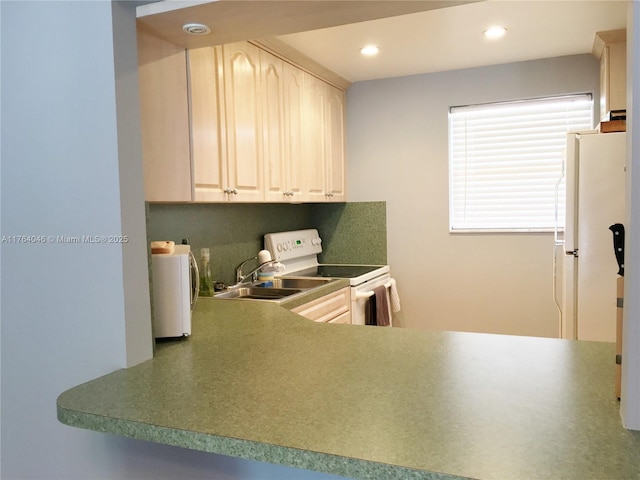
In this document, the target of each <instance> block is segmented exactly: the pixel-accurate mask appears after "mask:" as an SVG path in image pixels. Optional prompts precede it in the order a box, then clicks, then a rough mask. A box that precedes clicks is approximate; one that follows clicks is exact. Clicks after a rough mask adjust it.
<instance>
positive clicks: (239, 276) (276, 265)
mask: <svg viewBox="0 0 640 480" xmlns="http://www.w3.org/2000/svg"><path fill="white" fill-rule="evenodd" d="M257 259H258V257H251V258H247V259H246V260H245V261H244V262H242V263H241V264H240V265H238V268H236V284H235V286H238V285H240V284H242V283H244V282H245V281H246V280H247V278H249V277H252V276H253V280H254V281H255V280H256V276H257V273H258V271H259V270H260V269H262V268H263V267H266V266H267V265H272V267H271V271H273V272H280V271H282V270H283V268H284V265H282V264H281V263H280V262H278V261H277V260H267V261H266V262H262V263H261V264H260V265H258V266H257V267H256V268H254V269H253V270H251V271H250V272H249V273H247V274H246V275H244V274H243V273H242V268H243V267H244V266H245V264H246V263H247V262H250V261H251V260H257Z"/></svg>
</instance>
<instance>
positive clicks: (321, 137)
mask: <svg viewBox="0 0 640 480" xmlns="http://www.w3.org/2000/svg"><path fill="white" fill-rule="evenodd" d="M303 86H304V118H303V127H304V132H303V139H304V150H303V162H304V163H303V169H304V172H305V185H304V200H306V201H308V202H324V201H326V200H327V198H328V197H327V195H326V194H327V190H326V183H327V162H326V159H327V155H326V142H325V137H326V134H327V125H326V118H327V117H326V110H327V89H326V84H325V83H324V82H323V81H322V80H320V79H318V78H316V77H315V76H313V75H311V74H308V73H305V75H304V78H303Z"/></svg>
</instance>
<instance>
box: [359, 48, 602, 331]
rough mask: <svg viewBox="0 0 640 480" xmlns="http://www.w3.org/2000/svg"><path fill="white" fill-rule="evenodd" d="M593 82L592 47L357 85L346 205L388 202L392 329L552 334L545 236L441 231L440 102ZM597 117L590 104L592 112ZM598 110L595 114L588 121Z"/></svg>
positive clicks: (444, 178) (548, 237)
mask: <svg viewBox="0 0 640 480" xmlns="http://www.w3.org/2000/svg"><path fill="white" fill-rule="evenodd" d="M598 89H599V65H598V61H597V60H596V59H595V58H594V57H592V56H590V55H579V56H570V57H562V58H553V59H547V60H540V61H531V62H522V63H515V64H507V65H500V66H494V67H486V68H476V69H469V70H458V71H451V72H445V73H436V74H426V75H415V76H410V77H401V78H392V79H386V80H376V81H368V82H360V83H355V84H354V85H352V86H351V88H350V89H349V90H348V92H347V148H348V152H347V153H348V155H347V156H348V166H347V173H348V183H347V184H348V188H349V191H348V195H349V200H350V201H369V200H386V201H387V226H388V233H387V236H388V259H389V264H390V265H391V269H392V273H393V275H394V277H396V279H397V282H398V289H399V293H400V296H401V300H402V307H403V311H402V312H401V314H400V316H399V320H398V322H397V323H398V324H399V325H401V326H406V327H412V328H422V329H438V330H440V329H442V330H462V331H476V332H493V333H503V334H516V335H536V336H548V337H553V336H557V335H558V314H557V310H556V308H555V305H554V303H553V300H552V271H553V270H552V256H553V245H552V243H553V239H552V234H523V233H518V234H455V235H453V234H449V233H448V136H447V133H448V131H447V130H448V124H447V115H448V109H449V107H451V106H455V105H468V104H475V103H483V102H492V101H503V100H512V99H521V98H532V97H540V96H545V95H557V94H564V93H576V92H592V93H594V95H596V98H595V103H596V105H598V97H597V92H598ZM596 115H598V112H596ZM596 118H597V117H596Z"/></svg>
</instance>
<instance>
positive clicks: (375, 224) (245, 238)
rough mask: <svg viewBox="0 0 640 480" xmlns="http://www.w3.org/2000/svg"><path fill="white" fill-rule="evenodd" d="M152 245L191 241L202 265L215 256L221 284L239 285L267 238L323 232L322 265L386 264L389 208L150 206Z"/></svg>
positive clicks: (368, 204)
mask: <svg viewBox="0 0 640 480" xmlns="http://www.w3.org/2000/svg"><path fill="white" fill-rule="evenodd" d="M147 207H148V208H147V232H148V236H149V237H148V240H149V241H152V240H173V241H174V242H176V243H180V242H181V241H182V239H183V238H188V239H189V242H190V244H191V248H192V251H193V253H194V255H195V256H196V259H198V262H199V261H200V249H201V248H203V247H208V248H209V249H210V251H211V270H212V272H211V273H212V275H213V278H214V280H215V281H217V282H224V283H227V284H230V283H233V282H234V281H235V269H236V267H237V266H238V265H239V264H240V262H242V261H243V260H246V259H247V258H250V257H253V256H255V255H257V253H258V251H259V250H261V249H262V248H263V236H264V234H265V233H270V232H279V231H286V230H301V229H305V228H317V229H318V231H319V232H320V236H321V237H322V239H323V253H322V256H321V257H320V259H321V261H322V262H326V263H330V262H335V263H370V264H385V263H386V261H387V236H386V235H387V233H386V203H385V202H358V203H328V204H300V205H288V204H237V203H236V204H218V203H212V204H174V203H171V204H165V203H149V204H147Z"/></svg>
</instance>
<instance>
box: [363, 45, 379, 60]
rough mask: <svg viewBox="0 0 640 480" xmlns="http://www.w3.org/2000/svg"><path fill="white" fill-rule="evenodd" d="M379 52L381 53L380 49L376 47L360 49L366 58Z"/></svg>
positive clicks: (369, 46) (368, 46)
mask: <svg viewBox="0 0 640 480" xmlns="http://www.w3.org/2000/svg"><path fill="white" fill-rule="evenodd" d="M378 52H380V49H379V48H378V47H377V46H375V45H367V46H366V47H362V48H361V49H360V53H361V54H362V55H364V56H366V57H372V56H374V55H377V54H378Z"/></svg>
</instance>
